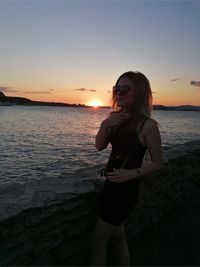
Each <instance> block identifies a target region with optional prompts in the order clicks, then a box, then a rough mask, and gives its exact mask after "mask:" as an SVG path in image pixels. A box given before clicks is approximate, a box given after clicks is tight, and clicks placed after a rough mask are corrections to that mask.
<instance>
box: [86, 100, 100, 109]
mask: <svg viewBox="0 0 200 267" xmlns="http://www.w3.org/2000/svg"><path fill="white" fill-rule="evenodd" d="M88 105H89V106H92V107H94V108H97V107H100V106H102V102H101V101H99V100H91V101H90V102H89V103H88Z"/></svg>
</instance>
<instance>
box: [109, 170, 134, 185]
mask: <svg viewBox="0 0 200 267" xmlns="http://www.w3.org/2000/svg"><path fill="white" fill-rule="evenodd" d="M106 176H107V178H108V179H109V180H110V181H111V182H114V183H124V182H126V181H128V180H130V179H134V178H136V177H137V173H136V172H135V174H134V173H133V170H131V171H130V170H127V169H113V172H107V173H106Z"/></svg>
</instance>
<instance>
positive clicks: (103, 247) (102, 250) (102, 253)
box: [91, 218, 119, 266]
mask: <svg viewBox="0 0 200 267" xmlns="http://www.w3.org/2000/svg"><path fill="white" fill-rule="evenodd" d="M118 227H119V226H116V225H112V224H108V223H106V222H104V221H102V220H101V219H100V218H99V219H98V220H97V222H96V225H95V228H94V231H93V234H92V259H91V265H92V266H106V264H107V244H108V242H109V241H110V239H111V237H112V236H113V235H114V233H115V231H116V230H117V228H118Z"/></svg>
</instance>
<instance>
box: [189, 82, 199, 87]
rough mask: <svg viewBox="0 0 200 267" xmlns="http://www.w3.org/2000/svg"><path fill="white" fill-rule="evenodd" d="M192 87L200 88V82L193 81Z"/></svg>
mask: <svg viewBox="0 0 200 267" xmlns="http://www.w3.org/2000/svg"><path fill="white" fill-rule="evenodd" d="M190 85H193V86H196V87H200V81H191V82H190Z"/></svg>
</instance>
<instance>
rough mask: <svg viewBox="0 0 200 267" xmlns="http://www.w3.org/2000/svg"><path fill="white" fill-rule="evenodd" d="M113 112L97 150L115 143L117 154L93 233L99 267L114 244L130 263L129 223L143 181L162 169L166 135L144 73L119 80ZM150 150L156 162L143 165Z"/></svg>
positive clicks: (109, 168) (111, 160)
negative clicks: (162, 134)
mask: <svg viewBox="0 0 200 267" xmlns="http://www.w3.org/2000/svg"><path fill="white" fill-rule="evenodd" d="M113 108H114V109H115V111H114V112H112V113H111V114H110V116H109V117H108V118H107V119H105V120H104V121H103V122H102V123H101V126H100V129H99V131H98V133H97V135H96V148H97V150H99V151H101V150H103V149H105V148H106V147H107V146H108V144H109V143H110V144H111V145H112V152H111V155H110V158H109V160H108V163H107V165H106V176H107V179H106V181H105V184H104V188H103V192H102V194H101V197H100V205H99V217H98V220H97V222H96V226H95V228H94V232H93V235H92V262H91V264H92V265H93V266H97V265H98V266H99V265H101V266H105V265H106V263H107V245H108V242H109V241H112V249H113V252H114V254H115V259H116V261H117V264H118V265H122V266H128V265H130V257H129V249H128V244H127V241H126V238H125V233H124V225H123V223H124V221H125V220H126V218H127V217H128V216H129V214H130V213H131V211H132V210H133V208H134V206H135V204H136V201H137V197H138V190H139V185H140V180H141V177H142V176H144V175H148V174H152V173H154V172H156V171H158V170H159V169H161V167H162V149H161V137H160V132H159V129H158V126H157V122H156V121H155V120H153V119H151V118H150V113H151V109H152V92H151V87H150V83H149V81H148V79H147V78H146V77H145V75H144V74H142V73H140V72H132V71H129V72H125V73H123V74H122V75H121V76H120V77H119V78H118V80H117V82H116V84H115V86H114V87H113ZM147 149H148V150H149V153H150V156H151V163H150V164H149V165H147V166H144V167H141V164H142V160H143V157H144V155H145V152H146V150H147Z"/></svg>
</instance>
